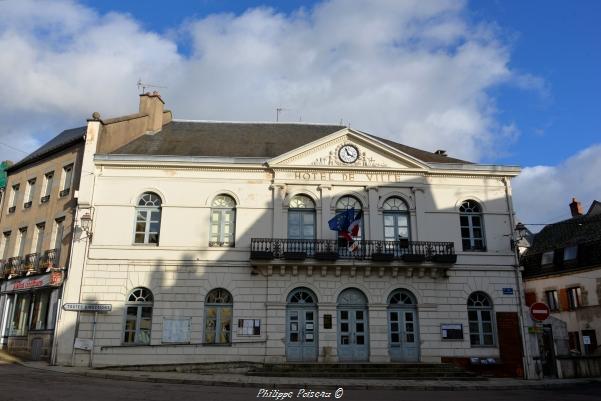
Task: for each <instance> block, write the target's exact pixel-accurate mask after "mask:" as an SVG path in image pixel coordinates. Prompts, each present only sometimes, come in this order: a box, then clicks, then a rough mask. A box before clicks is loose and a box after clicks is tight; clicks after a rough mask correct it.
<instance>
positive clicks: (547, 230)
mask: <svg viewBox="0 0 601 401" xmlns="http://www.w3.org/2000/svg"><path fill="white" fill-rule="evenodd" d="M595 202H596V201H595ZM597 240H601V214H600V213H587V214H585V215H583V216H577V217H572V218H571V219H568V220H564V221H560V222H557V223H554V224H549V225H547V226H545V227H544V228H543V229H542V230H541V231H540V232H539V233H538V234H536V235H535V236H534V239H533V242H532V245H531V246H530V249H528V251H527V252H526V255H534V254H538V253H542V252H546V251H550V250H554V249H559V248H565V247H567V246H571V245H577V244H581V243H584V242H591V241H597Z"/></svg>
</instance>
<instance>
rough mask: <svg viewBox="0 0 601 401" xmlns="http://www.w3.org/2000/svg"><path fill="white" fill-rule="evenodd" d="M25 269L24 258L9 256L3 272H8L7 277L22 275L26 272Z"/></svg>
mask: <svg viewBox="0 0 601 401" xmlns="http://www.w3.org/2000/svg"><path fill="white" fill-rule="evenodd" d="M25 271H26V270H24V268H23V258H22V257H21V256H14V257H12V258H8V259H7V261H6V265H5V267H4V269H3V272H6V273H7V274H6V277H7V278H13V277H18V276H22V275H24V274H25Z"/></svg>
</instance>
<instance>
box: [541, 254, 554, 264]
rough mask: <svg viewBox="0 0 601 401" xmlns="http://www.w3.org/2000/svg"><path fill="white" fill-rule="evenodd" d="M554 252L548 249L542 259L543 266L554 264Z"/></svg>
mask: <svg viewBox="0 0 601 401" xmlns="http://www.w3.org/2000/svg"><path fill="white" fill-rule="evenodd" d="M553 254H554V252H553V251H547V252H545V253H543V256H542V259H541V261H540V264H541V266H545V265H551V264H553Z"/></svg>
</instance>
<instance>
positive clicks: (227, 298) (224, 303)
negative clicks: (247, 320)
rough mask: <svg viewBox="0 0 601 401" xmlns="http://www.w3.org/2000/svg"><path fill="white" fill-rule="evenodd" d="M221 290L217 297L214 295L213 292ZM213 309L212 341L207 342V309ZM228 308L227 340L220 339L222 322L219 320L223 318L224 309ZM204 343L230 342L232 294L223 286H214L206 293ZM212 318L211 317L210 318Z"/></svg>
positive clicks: (232, 314) (220, 343) (232, 307)
mask: <svg viewBox="0 0 601 401" xmlns="http://www.w3.org/2000/svg"><path fill="white" fill-rule="evenodd" d="M220 292H221V295H220V296H219V297H216V296H215V294H219V293H220ZM212 308H214V309H215V317H214V320H215V323H214V325H215V326H214V330H215V332H214V333H213V341H212V342H209V341H208V340H207V338H208V335H207V333H208V332H209V327H208V324H209V313H208V311H209V309H212ZM225 310H228V311H229V319H230V331H229V335H228V341H220V340H221V337H222V334H223V333H222V331H221V328H222V324H221V320H222V319H223V318H224V317H223V315H224V311H225ZM203 320H204V342H203V343H204V344H217V345H231V344H232V333H233V324H234V297H233V296H232V294H231V293H230V292H229V291H228V290H226V289H224V288H214V289H212V290H211V291H209V293H208V294H207V297H206V298H205V308H204V319H203ZM211 320H212V319H211Z"/></svg>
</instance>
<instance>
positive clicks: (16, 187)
mask: <svg viewBox="0 0 601 401" xmlns="http://www.w3.org/2000/svg"><path fill="white" fill-rule="evenodd" d="M12 188H13V190H12V192H11V193H10V202H9V203H8V204H9V205H10V208H12V211H13V212H14V208H15V207H16V206H17V198H18V197H19V188H20V185H19V184H15V185H13V187H12ZM10 208H9V213H11V211H10Z"/></svg>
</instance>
